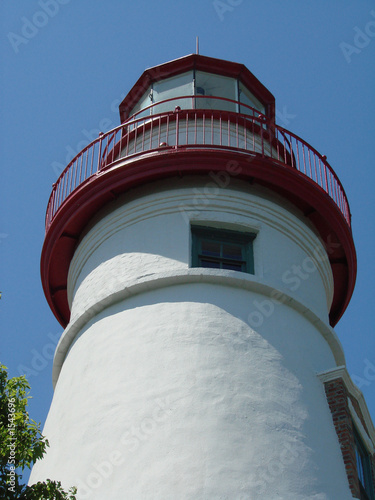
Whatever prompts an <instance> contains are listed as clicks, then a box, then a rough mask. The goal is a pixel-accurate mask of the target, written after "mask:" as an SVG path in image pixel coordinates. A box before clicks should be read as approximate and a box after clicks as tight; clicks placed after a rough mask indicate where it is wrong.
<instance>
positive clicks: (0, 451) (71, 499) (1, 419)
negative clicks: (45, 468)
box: [0, 364, 76, 500]
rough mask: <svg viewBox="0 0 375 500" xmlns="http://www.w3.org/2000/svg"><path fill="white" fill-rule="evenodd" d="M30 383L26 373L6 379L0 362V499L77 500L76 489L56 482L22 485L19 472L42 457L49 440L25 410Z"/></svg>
mask: <svg viewBox="0 0 375 500" xmlns="http://www.w3.org/2000/svg"><path fill="white" fill-rule="evenodd" d="M29 390H30V385H29V383H28V382H27V380H26V377H25V376H22V377H14V378H11V379H8V372H7V368H6V367H5V366H3V365H1V364H0V498H1V499H3V500H15V499H17V500H76V497H75V493H76V489H75V488H71V489H70V490H69V491H68V492H66V491H64V489H63V488H62V486H61V483H60V482H59V481H51V480H49V479H47V481H46V482H43V483H42V482H39V483H36V484H33V485H32V486H27V485H25V484H22V481H21V480H22V474H21V473H22V471H23V470H24V469H25V468H26V467H28V468H30V467H31V466H32V464H33V463H35V462H36V461H37V460H39V459H41V458H42V457H43V455H44V453H45V451H46V448H47V446H48V441H47V439H46V438H45V437H43V436H42V435H41V432H40V424H37V423H36V422H34V420H32V419H30V417H29V414H28V412H27V411H26V407H27V403H28V399H29V398H30V397H29V396H28V393H29V392H28V391H29Z"/></svg>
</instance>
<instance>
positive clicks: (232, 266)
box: [222, 262, 242, 271]
mask: <svg viewBox="0 0 375 500" xmlns="http://www.w3.org/2000/svg"><path fill="white" fill-rule="evenodd" d="M222 269H230V270H232V271H242V264H236V263H234V262H233V263H229V262H224V263H223V267H222Z"/></svg>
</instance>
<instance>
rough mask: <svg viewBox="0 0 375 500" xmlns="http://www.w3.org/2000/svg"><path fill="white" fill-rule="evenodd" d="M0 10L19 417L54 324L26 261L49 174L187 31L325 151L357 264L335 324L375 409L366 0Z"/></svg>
mask: <svg viewBox="0 0 375 500" xmlns="http://www.w3.org/2000/svg"><path fill="white" fill-rule="evenodd" d="M0 18H1V21H0V23H1V24H0V26H1V44H0V51H1V52H0V53H1V66H0V67H1V95H0V99H1V101H0V109H1V123H0V127H1V128H0V132H1V185H0V189H1V215H0V252H1V257H0V259H1V275H0V290H1V291H2V299H1V301H0V321H1V325H0V328H1V337H0V339H1V343H0V361H1V362H2V363H3V364H5V365H6V366H8V367H9V370H10V374H11V375H12V376H13V375H18V374H20V373H21V372H25V373H26V374H27V376H28V379H29V381H30V383H31V386H32V391H31V394H32V396H33V399H32V401H31V403H30V414H31V416H32V417H33V418H34V419H35V420H37V421H41V422H44V420H45V418H46V415H47V412H48V408H49V405H50V401H51V398H52V383H51V370H52V359H51V358H52V350H53V346H54V344H55V343H56V342H57V338H58V337H59V335H60V334H61V331H62V329H61V327H60V325H59V324H58V322H57V321H56V320H55V318H54V316H53V315H52V313H51V312H50V310H49V308H48V306H47V303H46V300H45V298H44V295H43V291H42V287H41V282H40V274H39V260H40V252H41V247H42V243H43V237H44V217H45V210H46V206H47V201H48V197H49V194H50V190H51V186H52V183H53V182H54V181H55V180H56V179H57V177H58V175H59V172H60V170H61V166H62V165H64V166H65V165H66V163H67V161H69V160H70V159H71V157H72V154H75V153H78V152H79V151H80V150H81V149H82V148H83V147H84V146H85V145H86V144H87V143H88V142H89V140H88V138H87V137H88V136H90V135H92V134H94V135H96V134H97V131H98V130H99V129H102V127H103V125H106V126H107V129H110V128H112V127H114V126H116V125H118V124H119V116H118V109H117V106H118V103H119V101H120V100H122V98H123V97H124V96H125V95H126V93H127V92H128V91H129V90H130V88H131V87H132V85H133V84H134V83H135V82H136V80H137V79H138V77H139V76H140V74H141V73H142V72H143V70H144V69H145V68H147V67H150V66H154V65H157V64H160V63H163V62H166V61H168V60H171V59H175V58H178V57H182V56H184V55H186V54H189V53H192V52H195V37H196V36H197V35H199V40H200V53H201V54H203V55H207V56H211V57H218V58H222V59H228V60H232V61H236V62H239V63H243V64H245V65H246V66H247V67H248V68H249V69H250V71H251V72H252V73H254V74H255V76H256V77H257V78H258V79H259V80H260V81H261V82H262V83H263V84H264V85H266V86H267V87H268V89H269V90H270V91H271V92H272V93H273V95H274V96H275V98H276V107H277V110H278V112H277V118H278V119H277V122H278V123H279V125H281V126H284V127H285V128H287V129H289V130H291V131H292V132H294V133H296V134H297V135H299V136H300V137H302V138H303V139H304V140H306V141H307V142H308V143H310V144H311V145H312V146H313V147H315V148H316V149H317V150H318V151H319V152H320V153H322V154H325V155H327V157H328V161H329V162H330V164H331V165H332V167H333V168H334V170H335V171H336V173H337V174H338V176H339V178H340V180H341V182H342V184H343V186H344V188H345V190H346V193H347V196H348V198H349V203H350V207H351V212H352V224H353V234H354V240H355V244H356V249H357V257H358V277H357V284H356V288H355V291H354V295H353V298H352V301H351V303H350V305H349V307H348V309H347V311H346V313H345V314H344V316H343V318H342V319H341V321H340V322H339V324H338V325H337V326H336V328H335V330H336V332H337V334H338V336H339V338H340V340H341V342H342V344H343V347H344V350H345V354H346V359H347V365H348V369H349V372H350V374H352V375H354V376H355V380H356V381H357V382H358V384H359V385H360V386H361V389H362V391H363V392H364V395H365V398H366V401H367V404H368V407H369V410H370V412H371V414H372V416H373V418H374V419H375V336H374V326H373V324H374V320H373V308H374V301H373V297H374V295H375V285H374V275H375V273H374V267H375V266H374V258H373V249H374V244H375V239H374V223H373V214H374V209H375V196H374V185H375V164H374V131H375V109H374V104H375V92H374V81H375V78H374V77H375V65H374V61H375V5H374V3H373V2H371V1H365V0H352V1H348V0H331V1H330V2H326V1H324V2H323V1H320V0H316V1H315V2H301V1H300V0H295V1H291V0H289V1H288V0H287V1H284V2H278V1H275V0H274V1H270V0H263V1H262V2H259V1H253V0H242V1H241V0H223V1H218V0H215V1H214V0H200V1H198V0H192V1H190V2H186V1H182V0H174V1H167V0H159V1H158V2H151V1H149V0H138V1H137V2H124V1H123V0H109V1H107V2H93V1H92V0H59V1H57V0H45V1H43V0H39V1H34V0H19V1H18V2H5V1H3V2H1V6H0ZM94 129H95V130H94ZM103 131H104V132H105V131H106V130H103ZM92 137H94V136H92Z"/></svg>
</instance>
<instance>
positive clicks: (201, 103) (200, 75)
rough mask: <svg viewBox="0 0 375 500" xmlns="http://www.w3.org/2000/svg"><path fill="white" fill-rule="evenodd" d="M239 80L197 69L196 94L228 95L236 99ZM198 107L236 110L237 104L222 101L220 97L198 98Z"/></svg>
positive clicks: (228, 97)
mask: <svg viewBox="0 0 375 500" xmlns="http://www.w3.org/2000/svg"><path fill="white" fill-rule="evenodd" d="M236 86H237V81H236V80H235V79H234V78H229V77H227V76H220V75H215V74H212V73H205V72H204V71H197V72H196V74H195V89H196V95H198V96H199V95H201V96H214V97H226V98H227V99H231V100H233V101H236V100H237V99H236ZM196 107H197V108H199V109H222V110H226V111H236V104H235V103H231V102H227V101H222V100H220V99H205V98H199V99H196Z"/></svg>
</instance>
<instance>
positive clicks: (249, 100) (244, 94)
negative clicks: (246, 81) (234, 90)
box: [239, 82, 266, 115]
mask: <svg viewBox="0 0 375 500" xmlns="http://www.w3.org/2000/svg"><path fill="white" fill-rule="evenodd" d="M239 87H240V102H242V103H243V104H246V105H247V106H251V107H252V108H255V109H257V110H258V111H260V112H261V113H263V114H265V112H266V110H265V107H264V106H263V104H262V103H261V102H260V101H259V100H258V99H257V98H256V97H255V96H254V95H253V94H252V93H251V92H250V91H249V90H248V89H247V88H246V87H245V86H244V85H243V83H241V82H240V85H239ZM240 112H241V113H245V114H247V115H252V114H253V113H252V112H251V110H250V109H249V108H245V106H241V109H240Z"/></svg>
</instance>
